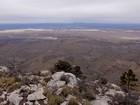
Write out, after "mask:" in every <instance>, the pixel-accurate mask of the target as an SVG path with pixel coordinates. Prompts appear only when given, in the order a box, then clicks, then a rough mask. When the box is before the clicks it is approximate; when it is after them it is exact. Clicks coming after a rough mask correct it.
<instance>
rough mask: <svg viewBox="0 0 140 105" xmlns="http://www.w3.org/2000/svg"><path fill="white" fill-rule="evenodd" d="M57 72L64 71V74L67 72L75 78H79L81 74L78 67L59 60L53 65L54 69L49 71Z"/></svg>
mask: <svg viewBox="0 0 140 105" xmlns="http://www.w3.org/2000/svg"><path fill="white" fill-rule="evenodd" d="M58 71H64V72H69V73H73V74H74V75H76V76H80V75H81V74H82V72H81V68H80V66H74V67H72V65H71V64H70V63H69V62H67V61H63V60H59V61H58V62H57V63H56V64H55V65H54V68H53V69H51V72H52V73H55V72H58Z"/></svg>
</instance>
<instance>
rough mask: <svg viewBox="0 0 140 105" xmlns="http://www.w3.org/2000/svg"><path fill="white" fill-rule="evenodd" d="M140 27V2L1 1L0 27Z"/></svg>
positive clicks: (138, 0) (109, 0)
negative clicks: (73, 24)
mask: <svg viewBox="0 0 140 105" xmlns="http://www.w3.org/2000/svg"><path fill="white" fill-rule="evenodd" d="M42 22H44V23H48V22H49V23H52V22H93V23H95V22H96V23H98V22H100V23H102V22H104V23H108V22H109V23H140V0H0V23H42Z"/></svg>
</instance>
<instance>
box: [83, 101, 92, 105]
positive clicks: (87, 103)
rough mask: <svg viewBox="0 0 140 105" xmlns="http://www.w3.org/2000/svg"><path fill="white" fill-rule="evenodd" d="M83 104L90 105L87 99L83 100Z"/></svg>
mask: <svg viewBox="0 0 140 105" xmlns="http://www.w3.org/2000/svg"><path fill="white" fill-rule="evenodd" d="M83 105H91V103H90V102H89V101H88V100H84V102H83Z"/></svg>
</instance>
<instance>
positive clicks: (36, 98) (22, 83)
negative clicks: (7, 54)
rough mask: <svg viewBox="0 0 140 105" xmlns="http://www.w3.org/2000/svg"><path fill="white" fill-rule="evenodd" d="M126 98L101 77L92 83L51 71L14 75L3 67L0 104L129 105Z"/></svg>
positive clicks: (0, 70) (139, 99) (139, 98)
mask: <svg viewBox="0 0 140 105" xmlns="http://www.w3.org/2000/svg"><path fill="white" fill-rule="evenodd" d="M127 99H128V93H126V92H124V91H123V90H122V89H121V87H119V86H117V85H115V84H112V83H109V82H107V81H106V80H105V79H102V78H99V79H98V80H95V81H89V80H88V79H86V78H84V79H83V78H80V77H77V76H76V75H74V74H72V73H69V72H64V71H59V72H55V73H52V72H50V71H49V70H43V71H40V72H36V73H33V72H31V73H24V74H23V73H20V72H19V73H16V75H14V74H13V72H11V71H10V70H9V69H8V68H7V67H4V66H1V67H0V105H128V104H126V103H127ZM129 101H130V103H136V104H137V105H139V102H140V96H139V95H138V94H136V93H132V96H131V98H129ZM129 105H132V104H129Z"/></svg>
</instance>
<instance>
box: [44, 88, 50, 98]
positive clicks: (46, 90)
mask: <svg viewBox="0 0 140 105" xmlns="http://www.w3.org/2000/svg"><path fill="white" fill-rule="evenodd" d="M48 93H49V87H48V86H47V85H46V86H45V87H44V95H45V96H47V94H48Z"/></svg>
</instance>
